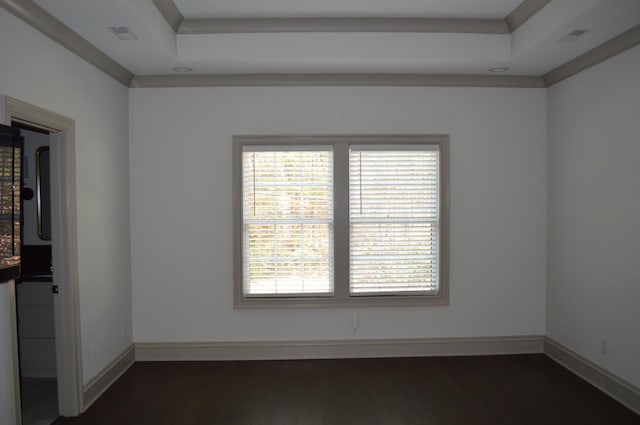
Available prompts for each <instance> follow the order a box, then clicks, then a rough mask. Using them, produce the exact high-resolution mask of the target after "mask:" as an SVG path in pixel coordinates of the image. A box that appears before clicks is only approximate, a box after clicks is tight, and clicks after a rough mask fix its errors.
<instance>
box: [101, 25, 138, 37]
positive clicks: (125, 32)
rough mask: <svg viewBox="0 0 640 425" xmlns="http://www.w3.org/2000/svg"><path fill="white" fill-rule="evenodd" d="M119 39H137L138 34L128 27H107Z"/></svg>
mask: <svg viewBox="0 0 640 425" xmlns="http://www.w3.org/2000/svg"><path fill="white" fill-rule="evenodd" d="M107 28H109V31H111V32H112V33H114V34H115V35H116V37H118V38H119V39H120V40H137V39H138V36H137V35H135V34H134V33H133V31H131V28H129V27H107Z"/></svg>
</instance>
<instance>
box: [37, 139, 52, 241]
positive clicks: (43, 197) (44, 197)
mask: <svg viewBox="0 0 640 425" xmlns="http://www.w3.org/2000/svg"><path fill="white" fill-rule="evenodd" d="M36 194H37V197H38V236H39V237H40V239H42V240H45V241H50V240H51V185H50V183H49V146H41V147H39V148H38V149H37V150H36Z"/></svg>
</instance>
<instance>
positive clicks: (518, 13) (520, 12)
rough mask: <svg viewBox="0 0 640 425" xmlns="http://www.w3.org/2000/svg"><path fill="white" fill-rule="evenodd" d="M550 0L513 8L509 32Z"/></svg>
mask: <svg viewBox="0 0 640 425" xmlns="http://www.w3.org/2000/svg"><path fill="white" fill-rule="evenodd" d="M169 1H171V0H169ZM550 1H551V0H524V1H523V2H522V3H520V4H519V5H518V7H516V8H515V9H513V11H512V12H511V13H510V14H509V15H507V17H506V18H504V20H505V23H506V24H507V27H508V28H509V32H510V33H512V32H514V31H515V30H517V29H518V28H519V27H520V26H521V25H522V24H524V23H525V22H527V21H528V20H529V19H530V18H531V17H532V16H533V15H535V14H536V13H538V12H539V11H540V9H542V8H543V7H545V6H546V5H547V3H549V2H550Z"/></svg>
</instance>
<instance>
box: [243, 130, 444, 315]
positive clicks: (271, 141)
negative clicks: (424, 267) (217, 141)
mask: <svg viewBox="0 0 640 425" xmlns="http://www.w3.org/2000/svg"><path fill="white" fill-rule="evenodd" d="M306 144H309V145H333V146H334V182H348V181H349V164H348V161H349V155H348V150H349V145H352V144H364V145H378V144H379V145H387V146H389V145H394V144H398V145H400V144H401V145H411V144H416V145H424V144H429V145H437V146H438V147H439V150H440V176H439V177H440V182H441V185H440V208H441V213H440V264H439V273H440V286H439V293H438V294H437V295H379V296H378V295H370V296H351V295H350V294H349V281H348V270H349V247H348V243H347V244H338V243H336V244H335V247H334V271H335V291H334V295H333V296H332V297H327V296H322V297H309V296H304V297H290V296H286V297H274V296H267V297H255V296H252V297H246V296H244V293H243V282H242V280H243V274H244V273H243V258H242V253H243V245H242V244H243V234H242V228H243V223H242V147H243V146H246V145H280V146H287V145H306ZM232 160H233V178H232V186H233V187H232V191H233V275H234V277H233V279H234V282H233V283H234V308H303V307H305V308H306V307H353V306H412V305H414V306H419V305H440V306H443V305H449V136H448V135H443V134H434V135H319V136H316V135H311V136H297V135H283V136H233V158H232ZM348 191H349V188H348V184H336V183H334V193H335V199H334V233H335V234H336V235H347V236H346V237H347V239H348V235H349V194H348Z"/></svg>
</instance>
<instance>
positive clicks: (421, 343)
mask: <svg viewBox="0 0 640 425" xmlns="http://www.w3.org/2000/svg"><path fill="white" fill-rule="evenodd" d="M543 342H544V337H543V336H542V335H528V336H507V337H486V338H477V337H474V338H426V339H380V340H378V339H376V340H371V339H369V340H338V341H335V340H334V341H276V342H196V343H193V342H191V343H136V344H135V352H136V361H198V360H291V359H330V358H365V357H422V356H471V355H493V354H530V353H542V350H543Z"/></svg>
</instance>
